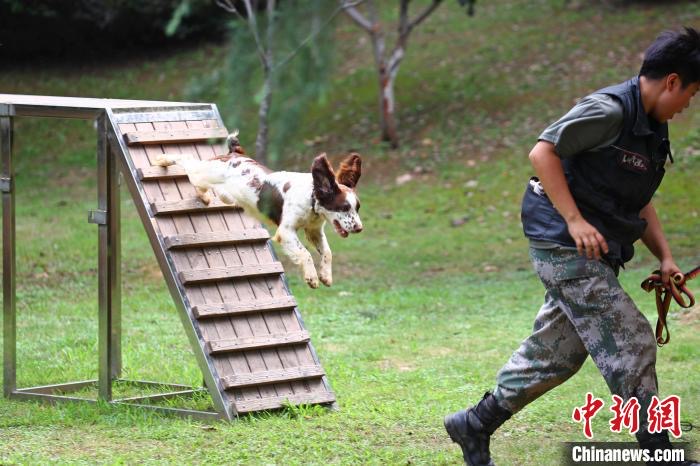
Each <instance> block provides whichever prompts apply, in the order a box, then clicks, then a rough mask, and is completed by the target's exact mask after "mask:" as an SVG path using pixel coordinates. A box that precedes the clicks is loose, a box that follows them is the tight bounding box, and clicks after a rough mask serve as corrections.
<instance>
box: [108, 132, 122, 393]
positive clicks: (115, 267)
mask: <svg viewBox="0 0 700 466" xmlns="http://www.w3.org/2000/svg"><path fill="white" fill-rule="evenodd" d="M106 131H107V126H106V125H105V140H107V141H108V139H107V135H106ZM107 144H109V142H107ZM107 158H108V190H107V196H108V202H107V205H108V207H107V228H108V235H109V240H108V242H109V305H110V309H111V315H112V317H111V320H110V323H111V335H112V336H111V345H112V348H111V350H110V365H111V370H110V375H111V377H112V380H116V379H118V378H119V377H121V372H122V350H121V341H122V316H121V308H122V302H121V301H122V299H121V298H122V296H121V287H122V282H121V278H122V274H121V257H122V256H121V210H120V197H119V184H120V183H119V167H118V166H117V158H116V157H115V155H114V153H113V152H112V151H111V150H109V147H108V148H107Z"/></svg>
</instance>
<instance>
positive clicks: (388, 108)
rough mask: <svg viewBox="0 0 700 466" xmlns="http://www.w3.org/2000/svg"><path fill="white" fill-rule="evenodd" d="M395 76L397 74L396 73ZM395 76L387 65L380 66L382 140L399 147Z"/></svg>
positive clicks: (393, 147)
mask: <svg viewBox="0 0 700 466" xmlns="http://www.w3.org/2000/svg"><path fill="white" fill-rule="evenodd" d="M394 76H395V75H394ZM394 76H392V74H391V73H389V72H388V71H387V69H386V67H385V66H381V67H380V68H379V105H380V108H379V115H380V124H381V130H382V141H386V142H389V143H390V145H391V148H392V149H396V148H398V147H399V135H398V132H397V129H396V128H397V127H396V116H395V112H394V109H395V102H394Z"/></svg>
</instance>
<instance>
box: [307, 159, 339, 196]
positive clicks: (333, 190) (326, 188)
mask: <svg viewBox="0 0 700 466" xmlns="http://www.w3.org/2000/svg"><path fill="white" fill-rule="evenodd" d="M311 176H312V177H313V179H314V195H315V196H316V199H318V202H320V203H321V205H324V204H325V205H327V204H329V203H331V202H332V201H333V198H334V197H335V196H337V195H338V194H339V193H340V188H339V187H338V184H337V183H336V182H335V173H333V168H331V164H330V163H329V162H328V159H327V158H326V154H325V153H323V154H321V155H319V156H318V157H316V158H315V159H314V163H313V164H311Z"/></svg>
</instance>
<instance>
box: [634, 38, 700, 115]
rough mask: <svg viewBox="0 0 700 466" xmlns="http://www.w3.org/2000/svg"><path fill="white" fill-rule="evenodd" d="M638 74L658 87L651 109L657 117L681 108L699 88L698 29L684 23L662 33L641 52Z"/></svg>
mask: <svg viewBox="0 0 700 466" xmlns="http://www.w3.org/2000/svg"><path fill="white" fill-rule="evenodd" d="M639 76H640V77H644V78H646V79H648V80H650V81H653V82H654V83H655V85H656V86H655V87H657V88H658V91H659V93H658V98H657V99H655V104H654V108H653V109H651V114H652V116H653V117H654V118H656V120H658V121H660V122H666V121H668V120H670V119H671V118H673V116H674V115H675V114H677V113H680V112H682V111H683V109H684V108H686V107H688V105H689V104H690V99H692V97H693V96H694V95H695V93H696V92H697V91H698V88H700V33H698V31H697V30H695V29H693V28H689V27H686V28H684V30H683V31H680V32H675V31H667V32H664V33H663V34H661V35H660V36H659V37H657V38H656V40H655V41H654V42H653V43H652V44H651V45H650V46H649V48H648V49H647V50H646V52H645V53H644V62H643V63H642V68H641V69H640V70H639Z"/></svg>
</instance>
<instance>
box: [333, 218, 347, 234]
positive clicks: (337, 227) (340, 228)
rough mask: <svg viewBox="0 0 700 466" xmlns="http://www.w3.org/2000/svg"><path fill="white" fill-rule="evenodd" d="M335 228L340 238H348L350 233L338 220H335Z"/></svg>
mask: <svg viewBox="0 0 700 466" xmlns="http://www.w3.org/2000/svg"><path fill="white" fill-rule="evenodd" d="M333 227H334V228H335V231H336V233H338V234H339V235H340V236H342V237H343V238H347V237H348V231H347V230H346V229H344V228H343V227H341V226H340V223H339V222H338V221H337V220H333Z"/></svg>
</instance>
